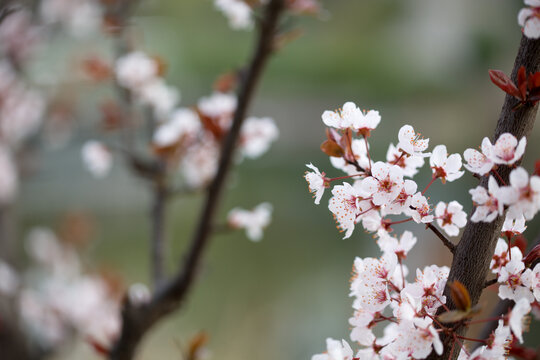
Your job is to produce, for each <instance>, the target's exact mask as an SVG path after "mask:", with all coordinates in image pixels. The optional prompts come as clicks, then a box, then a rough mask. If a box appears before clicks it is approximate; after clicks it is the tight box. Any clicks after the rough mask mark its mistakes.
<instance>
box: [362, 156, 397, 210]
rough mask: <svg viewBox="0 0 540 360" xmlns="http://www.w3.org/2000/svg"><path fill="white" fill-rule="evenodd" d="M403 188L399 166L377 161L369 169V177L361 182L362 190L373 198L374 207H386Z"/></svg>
mask: <svg viewBox="0 0 540 360" xmlns="http://www.w3.org/2000/svg"><path fill="white" fill-rule="evenodd" d="M402 188H403V171H402V170H401V168H400V167H399V166H396V165H388V164H387V163H384V162H382V161H378V162H376V163H374V164H373V166H372V167H371V176H369V177H367V178H365V179H364V180H362V190H364V191H365V192H366V193H368V194H370V195H372V196H373V200H372V201H373V203H374V204H375V205H388V204H390V203H391V202H392V201H393V200H394V199H396V197H397V196H398V195H399V193H400V191H401V189H402Z"/></svg>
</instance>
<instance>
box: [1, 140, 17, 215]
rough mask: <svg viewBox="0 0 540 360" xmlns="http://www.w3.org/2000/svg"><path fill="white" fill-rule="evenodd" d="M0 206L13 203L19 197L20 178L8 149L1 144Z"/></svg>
mask: <svg viewBox="0 0 540 360" xmlns="http://www.w3.org/2000/svg"><path fill="white" fill-rule="evenodd" d="M0 174H2V175H1V176H0V204H7V203H11V202H12V201H13V200H14V199H15V196H16V195H17V189H18V187H19V185H18V184H19V176H18V173H17V168H16V166H15V163H14V161H13V156H12V155H11V152H10V151H9V149H8V147H7V146H5V145H3V144H2V143H0Z"/></svg>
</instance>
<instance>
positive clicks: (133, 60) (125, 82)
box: [115, 51, 159, 90]
mask: <svg viewBox="0 0 540 360" xmlns="http://www.w3.org/2000/svg"><path fill="white" fill-rule="evenodd" d="M115 73H116V79H117V81H118V83H119V84H120V85H121V86H123V87H125V88H127V89H130V90H136V89H140V88H142V87H143V86H144V85H146V84H149V83H151V82H152V81H154V80H155V79H156V78H157V77H158V73H159V64H158V63H157V61H156V60H155V59H153V58H151V57H150V56H148V55H147V54H145V53H143V52H141V51H134V52H131V53H128V54H126V55H124V56H122V57H120V58H119V59H118V60H116V64H115Z"/></svg>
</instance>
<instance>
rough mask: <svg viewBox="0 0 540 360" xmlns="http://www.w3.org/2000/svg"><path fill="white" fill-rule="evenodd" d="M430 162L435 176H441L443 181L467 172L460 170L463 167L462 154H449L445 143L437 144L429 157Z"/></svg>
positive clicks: (453, 178)
mask: <svg viewBox="0 0 540 360" xmlns="http://www.w3.org/2000/svg"><path fill="white" fill-rule="evenodd" d="M429 164H430V166H431V169H432V170H433V176H436V177H438V178H440V179H441V180H442V182H443V183H444V182H445V181H454V180H456V179H459V178H460V177H461V176H463V174H464V173H465V172H464V171H459V169H461V155H459V154H452V155H450V156H448V153H447V152H446V146H444V145H437V146H435V148H434V149H433V154H432V155H431V157H430V158H429Z"/></svg>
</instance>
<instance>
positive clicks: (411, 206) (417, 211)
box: [406, 192, 433, 223]
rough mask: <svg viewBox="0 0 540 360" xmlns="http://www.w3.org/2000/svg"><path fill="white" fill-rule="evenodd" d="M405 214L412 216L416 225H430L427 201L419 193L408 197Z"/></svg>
mask: <svg viewBox="0 0 540 360" xmlns="http://www.w3.org/2000/svg"><path fill="white" fill-rule="evenodd" d="M406 208H407V211H406V214H407V215H409V216H412V218H413V220H414V221H415V222H416V223H430V222H432V221H433V215H431V214H430V213H431V207H430V206H429V204H428V202H427V199H426V197H425V196H423V195H422V194H421V193H420V192H418V193H416V194H414V195H413V196H411V197H409V198H408V199H407V202H406Z"/></svg>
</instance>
